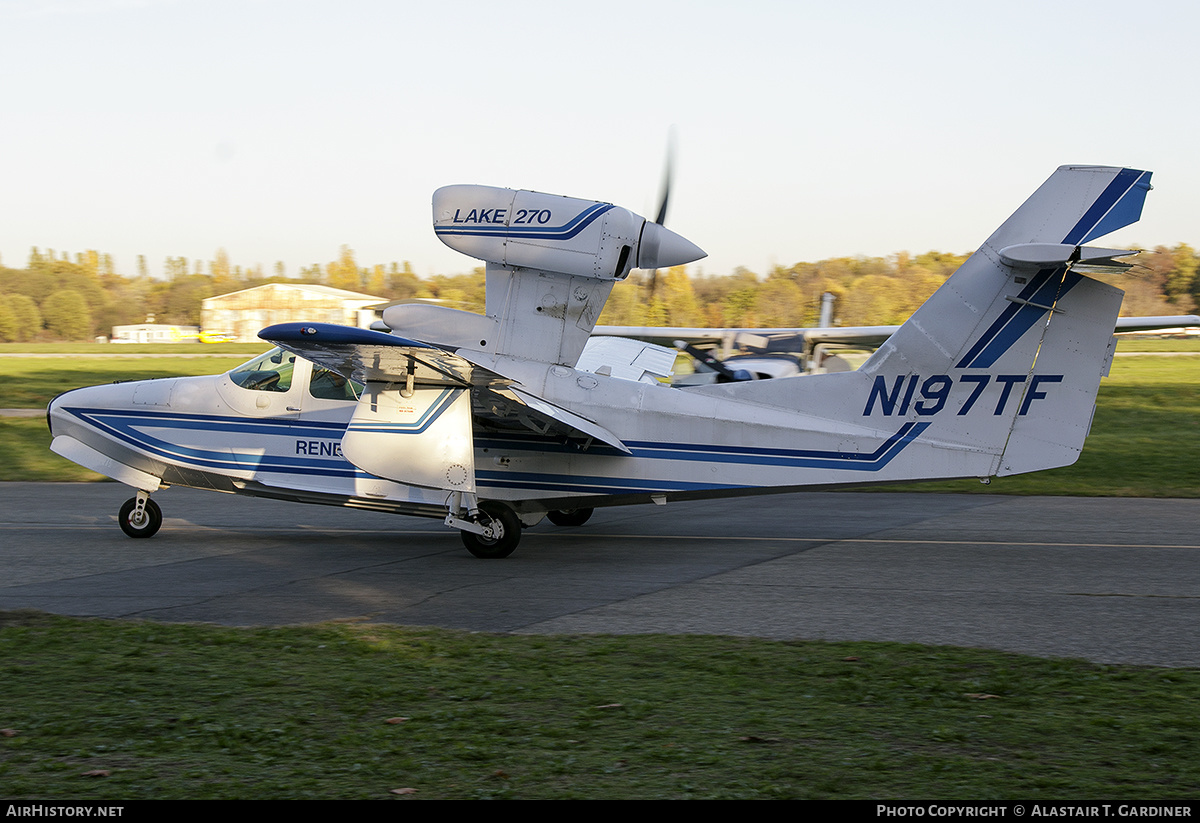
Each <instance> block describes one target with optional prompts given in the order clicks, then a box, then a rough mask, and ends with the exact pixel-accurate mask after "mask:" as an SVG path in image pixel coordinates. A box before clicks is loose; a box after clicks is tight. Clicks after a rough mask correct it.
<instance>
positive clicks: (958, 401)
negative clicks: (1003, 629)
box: [48, 166, 1150, 557]
mask: <svg viewBox="0 0 1200 823" xmlns="http://www.w3.org/2000/svg"><path fill="white" fill-rule="evenodd" d="M1149 190H1150V172H1146V171H1139V170H1136V169H1129V168H1115V167H1102V166H1063V167H1061V168H1059V169H1058V170H1057V171H1056V172H1054V174H1053V175H1051V177H1050V178H1049V179H1048V180H1047V181H1046V182H1045V183H1044V184H1043V185H1042V186H1041V187H1040V188H1039V189H1038V190H1037V191H1036V192H1034V194H1033V195H1032V196H1031V197H1030V198H1029V199H1028V200H1027V201H1026V202H1025V204H1024V205H1022V206H1021V207H1020V208H1019V209H1017V211H1016V212H1015V213H1014V214H1013V215H1012V216H1011V217H1010V218H1008V220H1006V221H1005V222H1004V224H1003V225H1002V226H1000V228H998V229H997V230H996V231H995V232H994V233H993V234H992V236H991V237H989V238H988V239H987V241H986V242H984V244H983V245H982V246H980V248H979V251H978V252H976V253H975V254H973V255H971V257H970V258H968V260H967V261H966V262H965V263H964V264H963V265H962V266H961V267H960V268H959V269H958V270H957V271H956V272H955V273H954V274H953V275H952V276H951V277H950V278H949V279H948V280H947V281H946V282H945V284H944V285H942V287H941V288H939V289H938V290H937V292H936V293H935V294H934V295H933V296H932V297H930V298H929V300H928V301H926V302H925V304H924V305H922V306H921V307H920V308H919V309H918V310H917V311H916V313H914V314H913V316H912V317H911V318H910V319H909V320H908V322H907V323H905V324H903V325H902V326H901V327H900V328H899V329H898V330H897V331H896V332H895V333H894V334H892V335H891V337H890V338H888V339H887V340H886V341H885V342H884V343H883V345H882V346H880V348H879V349H877V350H876V351H875V353H874V354H873V355H871V357H870V358H869V359H868V360H867V361H866V362H865V363H864V364H863V365H862V366H861V367H860V368H858V369H857V370H855V371H846V372H840V373H832V374H817V375H803V376H797V377H785V378H779V379H774V380H761V381H750V382H731V383H719V384H713V385H703V386H690V387H671V386H668V385H663V384H660V383H657V382H653V381H651V382H639V381H637V380H633V379H627V378H626V377H621V376H617V374H618V373H624V374H627V373H628V368H627V367H628V366H629V365H630V364H631V363H632V364H633V365H634V366H636V364H637V360H638V358H639V357H640V356H641V354H640V353H641V352H642V351H643V346H645V345H646V344H643V343H638V342H635V341H624V344H627V346H626V347H625V348H624V350H623V351H621V352H620V356H618V357H615V358H614V362H613V364H612V365H613V367H610V366H609V365H607V364H603V365H600V366H596V365H595V358H594V357H593V358H590V360H591V362H592V365H591V366H589V368H590V369H591V370H588V371H585V370H583V369H577V368H576V366H577V364H579V361H580V356H581V354H582V353H583V351H584V348H585V345H586V344H587V343H588V339H589V335H590V334H591V332H592V330H593V327H594V326H595V323H596V320H597V318H598V317H599V316H600V310H601V309H602V308H603V307H604V304H605V301H606V300H607V298H608V295H609V292H610V291H611V289H612V287H613V284H614V283H616V282H617V281H620V280H622V279H624V278H625V277H626V276H628V274H629V272H630V270H631V269H633V268H635V267H637V268H643V269H654V268H658V267H668V266H677V265H682V264H685V263H689V262H691V261H693V260H697V259H699V258H701V257H703V256H704V252H702V251H701V250H700V249H699V248H698V247H696V246H695V245H693V244H692V243H690V242H689V241H687V240H685V239H684V238H683V237H681V236H679V235H678V234H676V233H675V232H672V231H670V230H668V229H666V228H664V227H663V226H662V224H661V223H662V218H661V215H660V217H659V219H658V220H657V221H650V220H646V219H645V218H642V217H639V216H638V215H636V214H634V213H632V212H630V211H627V210H626V209H623V208H619V207H617V206H614V205H611V204H609V203H599V202H593V201H588V200H577V199H573V198H568V197H559V196H555V195H548V194H541V193H537V192H531V191H514V190H511V189H501V188H492V187H486V186H449V187H446V188H442V189H439V190H438V191H437V192H436V193H435V194H434V196H433V225H434V231H435V232H436V233H437V236H438V237H440V238H441V239H442V241H443V242H445V243H446V244H447V245H449V246H450V247H452V248H454V249H456V250H458V251H461V252H463V253H465V254H468V255H470V256H472V257H475V258H478V259H480V260H483V261H484V262H485V263H486V264H487V268H486V271H487V287H486V288H487V295H486V313H485V314H482V315H480V314H474V313H470V312H465V311H459V310H456V309H450V308H445V307H441V306H432V305H398V306H393V307H390V308H388V309H387V310H385V312H384V315H383V322H384V323H385V324H386V326H387V327H389V328H390V329H391V332H390V333H389V332H387V331H378V330H367V329H356V328H349V327H343V326H335V325H329V324H321V323H283V324H280V325H275V326H271V327H269V328H267V329H264V330H263V331H262V332H261V334H260V336H261V337H262V338H263V339H265V340H267V341H269V342H271V343H274V344H275V345H276V346H277V347H278V348H275V349H273V350H271V351H269V352H267V353H266V354H263V355H261V356H259V357H256V358H254V359H253V360H251V361H250V362H249V363H246V364H245V365H243V366H240V367H238V368H236V369H234V370H233V371H231V372H228V373H227V374H222V375H215V376H209V377H185V378H177V379H162V380H148V381H140V382H129V383H119V384H113V385H106V386H94V387H91V388H85V389H76V390H74V391H68V392H66V393H64V394H62V395H59V396H58V397H57V398H55V399H54V400H53V401H52V402H51V403H50V406H49V409H48V418H49V423H50V427H51V432H52V434H53V435H54V439H53V443H52V445H51V448H52V449H53V450H54V451H55V452H56V453H58V454H60V455H62V456H64V457H66V458H68V459H70V460H73V461H75V462H76V463H79V464H81V465H83V466H86V467H87V468H90V469H93V470H95V471H97V472H100V473H101V474H104V475H107V476H109V477H111V478H113V479H115V480H118V481H120V482H122V483H124V484H126V485H129V486H132V487H133V488H134V489H136V490H137V495H136V497H134V498H132V499H130V500H128V501H127V502H126V503H125V505H124V506H122V507H121V510H120V514H119V522H120V525H121V528H122V529H123V530H124V531H125V532H126V533H127V534H129V535H130V536H132V537H149V536H151V535H153V534H154V533H155V532H156V531H157V530H158V528H159V526H160V525H161V523H162V514H161V511H160V509H159V507H158V506H157V505H156V504H155V502H154V501H153V500H151V499H150V494H151V493H152V492H154V491H157V490H158V489H160V488H164V487H166V486H168V485H182V486H191V487H195V488H204V489H213V490H216V491H223V492H232V493H238V494H248V495H254V496H259V497H270V498H277V499H283V500H293V501H298V502H305V503H324V504H332V505H341V506H350V507H355V508H363V509H372V510H377V511H388V512H395V513H398V514H408V515H417V516H423V517H436V518H439V519H441V520H442V521H443V522H444V523H445V524H446V525H447V526H449V527H451V528H454V529H459V530H460V531H461V532H462V537H463V542H464V543H465V545H466V546H467V548H468V549H469V550H470V551H471V552H472V553H473V554H475V555H477V556H479V557H505V556H507V555H509V554H511V553H512V551H513V550H514V549H515V548H516V545H517V542H518V541H519V539H520V536H521V530H522V527H529V526H532V525H535V524H536V523H538V522H539V521H541V520H542V518H543V517H546V516H547V515H549V516H550V519H551V520H552V521H553V522H555V523H558V524H560V525H580V524H582V523H583V522H584V521H585V520H586V519H587V517H588V516H589V515H590V514H591V511H592V509H593V508H594V507H597V506H615V505H624V504H631V503H651V502H653V503H657V504H660V505H661V504H664V503H666V502H668V501H671V500H682V499H695V498H707V497H723V496H733V495H746V494H761V493H772V492H784V491H789V490H795V489H799V488H801V487H812V486H826V487H828V486H836V485H847V484H864V483H890V482H896V481H903V480H925V479H933V478H963V477H977V478H981V479H985V480H986V479H988V478H991V477H993V476H1003V475H1011V474H1018V473H1022V472H1032V471H1038V470H1041V469H1049V468H1054V467H1057V466H1065V465H1069V464H1071V463H1073V462H1075V460H1076V458H1077V457H1078V455H1079V452H1080V449H1081V448H1082V447H1083V442H1084V439H1085V437H1086V436H1087V433H1088V429H1089V427H1090V424H1091V418H1092V413H1093V411H1094V408H1095V400H1096V392H1097V390H1098V388H1099V384H1100V378H1101V377H1102V376H1104V375H1105V374H1107V372H1108V368H1109V365H1110V363H1111V361H1112V356H1113V349H1114V346H1115V338H1114V336H1113V328H1114V321H1115V320H1116V318H1117V313H1118V310H1119V309H1120V306H1121V298H1122V295H1123V292H1121V291H1120V290H1119V289H1116V288H1113V287H1111V286H1108V285H1105V284H1104V283H1101V282H1099V281H1097V280H1094V279H1092V278H1089V277H1087V276H1085V275H1084V274H1083V273H1081V271H1080V270H1088V269H1093V268H1097V267H1107V268H1122V267H1125V268H1127V267H1128V266H1126V265H1125V264H1122V263H1119V262H1118V261H1117V260H1116V258H1119V257H1123V256H1127V255H1129V254H1132V252H1128V251H1124V250H1120V249H1103V248H1092V247H1088V246H1086V245H1084V244H1085V243H1088V242H1090V241H1091V240H1093V239H1095V238H1097V237H1101V236H1103V235H1105V234H1108V233H1109V232H1112V231H1115V230H1116V229H1119V228H1121V227H1123V226H1127V225H1129V224H1131V223H1134V222H1136V221H1137V220H1138V219H1139V217H1140V216H1141V210H1142V205H1143V203H1144V201H1145V196H1146V192H1147V191H1149ZM621 348H622V347H621V346H618V349H621ZM622 357H623V358H624V360H623V361H622V360H621V358H622ZM617 361H621V362H617ZM622 366H624V367H626V368H625V369H624V371H622V369H621V368H620V367H622ZM635 371H636V369H635Z"/></svg>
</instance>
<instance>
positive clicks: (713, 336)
mask: <svg viewBox="0 0 1200 823" xmlns="http://www.w3.org/2000/svg"><path fill="white" fill-rule="evenodd" d="M898 328H900V327H899V326H830V327H828V328H778V329H736V328H730V329H705V328H689V327H680V326H675V327H669V326H662V327H660V326H596V328H595V330H594V332H593V334H596V335H608V336H611V337H631V338H634V339H637V340H646V341H648V342H651V343H657V344H659V345H665V346H671V345H674V343H675V341H676V340H682V341H684V342H685V343H693V344H694V343H714V342H715V343H724V342H726V341H728V342H729V343H731V344H736V345H738V346H741V347H743V348H748V349H751V350H758V351H802V350H803V349H804V347H805V345H806V341H807V345H811V344H815V343H843V344H846V345H857V346H867V347H872V348H873V347H876V346H880V345H882V344H883V341H885V340H887V339H888V338H889V337H891V336H892V333H893V332H895V331H896V329H898Z"/></svg>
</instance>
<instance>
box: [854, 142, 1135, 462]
mask: <svg viewBox="0 0 1200 823" xmlns="http://www.w3.org/2000/svg"><path fill="white" fill-rule="evenodd" d="M1149 189H1150V172H1145V171H1140V170H1137V169H1126V168H1115V167H1104V166H1062V167H1061V168H1059V169H1058V170H1057V171H1055V173H1054V174H1053V175H1051V177H1050V179H1049V180H1047V181H1046V182H1045V183H1044V184H1043V185H1042V186H1041V187H1040V188H1039V189H1038V190H1037V191H1036V192H1034V194H1033V195H1032V196H1031V197H1030V198H1029V199H1028V200H1027V201H1026V202H1025V203H1024V205H1022V206H1021V208H1019V209H1017V211H1016V212H1015V213H1014V214H1013V215H1012V216H1011V217H1010V218H1009V219H1008V220H1006V221H1005V222H1004V224H1003V225H1002V226H1000V228H998V229H997V230H996V231H995V232H994V233H993V234H992V236H991V237H989V238H988V240H987V242H985V243H984V244H983V245H982V246H981V247H980V248H979V250H978V251H977V252H976V253H975V254H974V255H972V256H971V257H970V258H969V259H968V260H967V261H966V262H965V263H964V264H963V265H962V266H961V267H960V268H959V269H958V271H956V272H955V273H954V274H953V275H952V276H951V277H950V279H949V280H947V281H946V282H945V283H944V284H943V285H942V287H941V288H940V289H938V291H937V292H936V293H935V294H934V295H933V296H932V297H931V298H930V299H929V300H928V301H926V302H925V304H924V305H922V306H921V308H919V309H918V310H917V312H916V313H915V314H914V315H913V316H912V317H911V318H910V319H909V321H908V322H907V323H905V324H904V325H903V326H901V328H900V329H899V330H898V331H897V332H896V333H895V334H894V335H893V336H892V337H891V338H890V339H889V340H888V341H887V342H886V343H885V344H884V345H883V346H882V347H881V348H880V349H879V350H878V351H876V353H875V354H874V355H873V356H872V357H871V358H870V359H869V360H868V361H867V362H866V363H865V364H864V365H863V367H862V369H861V370H860V371H861V372H862V374H863V375H864V377H867V378H869V379H870V380H871V381H872V389H871V391H872V394H871V395H870V396H869V397H870V398H872V399H877V400H879V401H883V400H885V399H887V400H892V399H893V396H894V395H898V396H899V398H898V400H894V401H893V403H892V404H891V408H893V410H894V409H895V408H896V404H897V403H901V404H902V405H903V406H908V405H910V402H911V409H909V410H908V416H909V417H911V418H912V419H913V420H914V421H920V420H922V419H925V420H927V421H929V422H932V423H933V424H934V425H933V428H935V429H936V434H935V433H934V432H930V434H931V435H933V436H934V437H936V439H938V440H940V441H948V442H949V443H954V444H958V445H959V446H961V447H965V448H968V449H975V450H980V451H983V452H986V453H988V454H991V455H993V458H994V459H993V462H992V466H991V470H990V471H989V472H988V473H989V474H1016V473H1019V472H1027V471H1035V470H1038V469H1045V468H1053V467H1055V466H1062V465H1069V464H1070V463H1073V462H1074V461H1075V459H1076V458H1077V457H1078V455H1079V451H1080V449H1081V448H1082V447H1083V440H1084V438H1085V437H1086V436H1087V432H1088V428H1089V427H1090V424H1091V415H1092V411H1093V409H1094V405H1095V397H1096V391H1097V389H1098V387H1099V384H1100V378H1101V376H1103V375H1104V374H1107V371H1108V365H1109V362H1110V359H1111V357H1112V350H1111V341H1112V331H1113V325H1114V323H1115V321H1116V317H1117V314H1118V312H1119V311H1120V308H1121V297H1122V295H1123V292H1121V291H1120V290H1119V289H1115V288H1112V287H1109V286H1106V285H1104V284H1102V283H1099V282H1097V281H1095V280H1092V279H1090V278H1087V277H1084V276H1083V275H1081V274H1078V273H1076V272H1075V271H1073V270H1072V266H1073V265H1074V264H1075V263H1076V262H1078V261H1079V260H1080V259H1081V258H1083V259H1087V258H1089V257H1092V258H1096V257H1111V256H1114V255H1118V254H1120V252H1119V250H1113V249H1101V250H1089V249H1086V248H1083V247H1081V244H1082V243H1084V242H1087V241H1089V240H1091V239H1093V238H1096V237H1100V236H1102V235H1104V234H1107V233H1109V232H1111V231H1115V230H1116V229H1118V228H1121V227H1123V226H1127V225H1129V224H1131V223H1134V222H1136V221H1137V220H1138V218H1139V217H1140V216H1141V211H1142V205H1143V203H1144V201H1145V197H1146V192H1147V191H1149ZM909 395H911V396H912V400H911V401H910V400H909V399H908V397H909ZM887 408H888V407H887V406H885V404H884V403H883V402H877V403H875V404H872V403H871V402H868V404H867V406H866V409H865V411H864V415H865V416H867V417H873V416H876V415H878V414H880V413H882V412H885V411H887ZM931 410H935V412H936V416H935V414H934V413H931Z"/></svg>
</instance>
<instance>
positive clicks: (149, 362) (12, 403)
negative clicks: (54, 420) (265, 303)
mask: <svg viewBox="0 0 1200 823" xmlns="http://www.w3.org/2000/svg"><path fill="white" fill-rule="evenodd" d="M251 356H252V355H245V356H242V355H234V356H230V355H223V356H220V357H216V356H214V357H197V358H176V357H163V358H155V357H148V358H134V359H126V358H122V357H84V356H82V355H81V356H79V357H71V358H57V357H55V358H45V357H5V358H0V408H5V409H37V408H45V406H46V404H47V403H49V402H50V401H51V400H52V399H53V398H54V397H56V396H57V395H59V394H61V393H62V392H65V391H67V390H68V389H78V388H82V387H84V386H96V385H99V384H101V383H115V382H118V381H120V382H125V381H129V380H151V379H154V378H156V377H182V376H191V375H198V374H220V373H221V372H225V371H228V370H229V369H232V368H233V367H234V366H237V365H239V364H241V363H244V362H245V361H247V360H249V359H250V357H251Z"/></svg>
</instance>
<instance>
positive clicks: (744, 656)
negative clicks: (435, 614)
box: [0, 613, 1200, 801]
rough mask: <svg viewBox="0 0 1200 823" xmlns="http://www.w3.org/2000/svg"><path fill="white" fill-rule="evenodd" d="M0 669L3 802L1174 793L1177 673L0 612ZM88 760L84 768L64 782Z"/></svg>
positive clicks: (1178, 791) (1196, 754)
mask: <svg viewBox="0 0 1200 823" xmlns="http://www.w3.org/2000/svg"><path fill="white" fill-rule="evenodd" d="M0 671H3V680H4V682H5V689H4V700H3V703H2V706H0V727H2V728H7V729H12V730H15V732H16V734H15V736H12V737H0V786H2V787H3V791H2V793H3V794H4V795H5V796H6V797H10V798H19V797H27V798H35V797H41V798H44V797H75V798H81V797H87V798H92V799H107V798H111V799H114V800H118V799H120V800H129V799H137V798H151V797H153V798H231V797H241V798H249V797H254V798H306V797H319V798H386V797H389V796H392V795H389V792H390V791H391V790H393V789H401V788H408V789H415V790H416V794H414V795H412V796H413V797H416V798H424V799H431V798H607V799H612V798H928V799H962V798H970V799H972V800H973V801H982V800H988V799H997V798H1009V799H1013V798H1020V799H1048V798H1059V799H1061V798H1063V797H1090V798H1097V797H1103V798H1114V799H1116V798H1146V797H1149V796H1152V797H1153V798H1154V799H1155V800H1156V801H1162V800H1166V799H1168V798H1188V797H1194V796H1195V795H1196V793H1197V792H1198V791H1200V748H1198V747H1197V746H1196V745H1195V742H1196V740H1197V738H1198V736H1200V716H1198V715H1197V713H1196V712H1195V710H1194V707H1195V705H1196V701H1197V699H1198V698H1200V672H1198V671H1196V670H1190V669H1156V668H1139V667H1124V666H1098V665H1092V664H1088V663H1084V662H1080V661H1063V660H1044V659H1038V658H1030V657H1023V656H1018V655H1012V654H1004V653H999V652H989V651H981V650H969V649H955V648H948V647H947V648H930V647H921V646H913V645H900V644H885V643H823V642H776V641H766V640H752V639H734V638H722V637H665V636H632V637H603V636H601V637H510V636H494V635H485V634H468V633H461V632H453V631H446V630H437V629H405V628H396V627H390V626H380V625H370V624H327V625H320V626H314V627H306V628H282V629H280V628H274V629H228V628H218V627H212V626H186V625H159V624H151V623H130V622H114V621H100V620H77V619H68V618H57V617H51V616H47V615H40V614H36V613H0ZM392 718H405V719H404V720H403V721H401V722H395V723H389V722H388V720H389V719H392ZM94 770H104V771H107V772H108V776H107V777H86V776H84V774H85V773H86V772H90V771H94Z"/></svg>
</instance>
